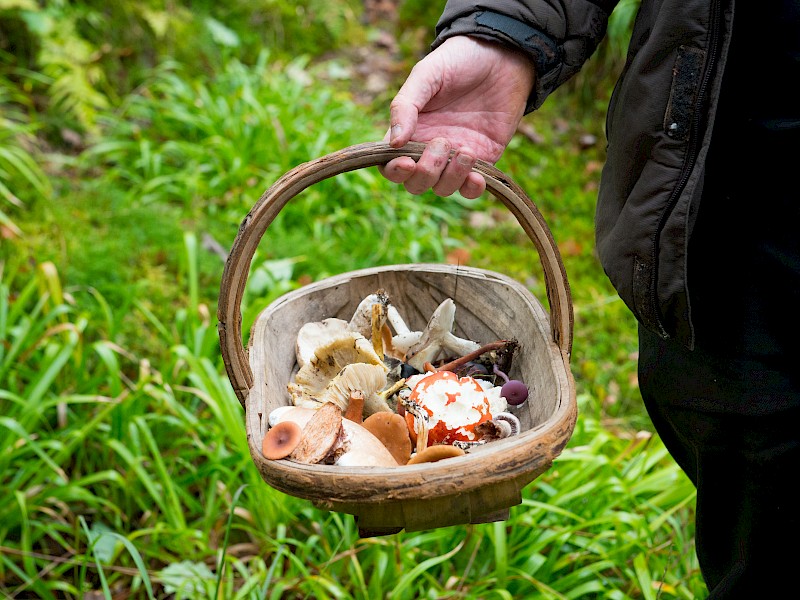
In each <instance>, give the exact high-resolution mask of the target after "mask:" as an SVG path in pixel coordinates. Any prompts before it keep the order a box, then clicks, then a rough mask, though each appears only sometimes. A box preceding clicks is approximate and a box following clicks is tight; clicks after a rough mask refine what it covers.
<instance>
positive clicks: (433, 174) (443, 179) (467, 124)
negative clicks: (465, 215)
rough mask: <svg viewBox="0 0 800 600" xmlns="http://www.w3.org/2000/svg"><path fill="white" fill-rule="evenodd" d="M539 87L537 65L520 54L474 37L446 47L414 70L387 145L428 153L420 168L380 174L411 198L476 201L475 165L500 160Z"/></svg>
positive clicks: (395, 167) (479, 188) (391, 168)
mask: <svg viewBox="0 0 800 600" xmlns="http://www.w3.org/2000/svg"><path fill="white" fill-rule="evenodd" d="M533 82H534V68H533V64H532V63H531V62H530V61H529V60H528V58H527V57H525V56H524V55H523V54H521V53H520V52H517V51H516V50H513V49H511V48H508V47H506V46H503V45H501V44H499V43H494V42H486V41H483V40H480V39H477V38H472V37H468V36H459V37H454V38H450V39H448V40H446V41H445V42H444V43H443V44H442V45H441V46H439V47H438V48H436V50H434V51H433V52H431V53H430V54H428V55H427V56H426V57H425V58H423V59H422V60H421V61H420V62H419V63H417V64H416V65H415V66H414V68H413V69H412V71H411V73H410V74H409V76H408V78H407V79H406V81H405V83H404V84H403V86H402V87H401V88H400V91H398V93H397V95H396V96H395V98H394V100H392V103H391V107H390V111H391V125H390V128H389V131H388V132H387V133H386V138H385V141H388V142H389V143H390V144H391V145H392V146H393V147H395V148H401V147H402V146H404V145H405V144H406V143H407V142H409V141H416V142H426V143H427V147H426V149H425V151H424V152H423V154H422V156H421V157H420V159H419V161H417V162H414V160H413V159H412V158H410V157H407V156H403V157H400V158H396V159H394V160H392V161H390V162H389V163H387V164H386V165H385V166H384V167H383V168H382V169H381V172H382V173H383V175H384V176H385V177H386V178H387V179H389V180H390V181H393V182H395V183H402V184H403V185H404V186H405V188H406V189H407V190H408V191H409V192H411V193H412V194H422V193H423V192H425V191H427V190H428V189H432V190H433V192H434V193H436V194H437V195H439V196H449V195H450V194H453V193H454V192H456V191H460V192H461V194H462V195H463V196H464V197H465V198H477V197H478V196H480V195H481V194H482V193H483V192H484V190H485V189H486V182H485V181H484V179H483V177H482V176H481V175H480V174H478V173H474V172H472V167H473V166H474V164H475V160H476V159H482V160H485V161H488V162H490V163H495V162H496V161H497V160H498V159H499V158H500V156H501V155H502V153H503V151H504V150H505V148H506V146H507V145H508V142H509V141H510V140H511V137H512V136H513V135H514V132H515V131H516V128H517V125H518V124H519V121H520V119H521V118H522V115H523V114H524V111H525V104H526V102H527V99H528V95H529V94H530V91H531V88H532V87H533Z"/></svg>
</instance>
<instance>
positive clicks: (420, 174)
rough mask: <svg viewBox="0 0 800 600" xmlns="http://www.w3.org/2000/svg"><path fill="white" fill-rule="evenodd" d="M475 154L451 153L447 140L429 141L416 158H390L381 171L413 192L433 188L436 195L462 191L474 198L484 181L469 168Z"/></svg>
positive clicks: (480, 191)
mask: <svg viewBox="0 0 800 600" xmlns="http://www.w3.org/2000/svg"><path fill="white" fill-rule="evenodd" d="M474 166H475V157H474V156H473V155H471V154H470V153H468V152H465V151H462V150H459V151H456V152H455V153H453V154H452V155H451V146H450V143H449V142H448V141H447V140H445V139H444V138H436V139H434V140H431V142H430V143H429V144H428V145H427V147H426V148H425V150H424V151H423V153H422V156H421V157H420V158H419V161H417V162H414V160H413V159H412V158H410V157H408V156H401V157H399V158H395V159H393V160H391V161H389V162H388V163H387V164H386V165H385V166H383V167H382V168H381V169H380V170H381V173H382V174H383V176H384V177H386V179H388V180H389V181H392V182H394V183H402V184H403V185H404V186H405V188H406V190H408V191H409V192H410V193H412V194H423V193H425V192H426V191H427V190H429V189H430V190H433V192H434V193H435V194H436V195H437V196H442V197H444V196H450V195H451V194H454V193H455V192H457V191H459V192H461V195H462V196H464V197H465V198H470V199H472V198H477V197H478V196H480V195H481V194H482V193H483V192H484V191H485V190H486V181H485V180H484V178H483V176H482V175H480V174H479V173H475V172H473V171H472V168H473V167H474Z"/></svg>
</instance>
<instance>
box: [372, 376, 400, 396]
mask: <svg viewBox="0 0 800 600" xmlns="http://www.w3.org/2000/svg"><path fill="white" fill-rule="evenodd" d="M405 384H406V380H405V377H404V378H402V379H398V380H397V381H395V382H394V383H393V384H392V385H391V386H389V387H388V388H386V389H385V390H383V391H382V392H378V395H379V396H380V397H381V398H383V399H384V400H386V399H387V398H391V397H392V396H393V395H395V394H396V393H397V391H398V390H400V389H402V387H403V386H404V385H405Z"/></svg>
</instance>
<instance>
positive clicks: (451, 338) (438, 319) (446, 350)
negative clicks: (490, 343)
mask: <svg viewBox="0 0 800 600" xmlns="http://www.w3.org/2000/svg"><path fill="white" fill-rule="evenodd" d="M455 316H456V304H455V302H453V300H452V299H451V298H446V299H445V300H444V301H443V302H442V303H441V304H440V305H439V306H438V308H437V309H436V310H435V311H434V312H433V314H432V315H431V318H430V319H429V320H428V324H427V326H426V327H425V330H424V331H423V332H422V335H421V336H420V338H419V340H418V341H417V342H416V343H415V344H414V345H412V346H411V347H410V348H409V349H408V352H407V353H406V362H407V363H408V364H410V365H411V366H412V367H414V368H415V369H417V370H418V371H423V370H424V369H425V363H428V362H430V363H432V362H433V361H435V360H436V359H437V358H440V357H447V356H463V355H465V354H469V353H470V352H473V351H475V350H477V349H478V348H480V344H478V343H477V342H474V341H472V340H466V339H463V338H460V337H458V336H456V335H454V334H453V324H454V322H455Z"/></svg>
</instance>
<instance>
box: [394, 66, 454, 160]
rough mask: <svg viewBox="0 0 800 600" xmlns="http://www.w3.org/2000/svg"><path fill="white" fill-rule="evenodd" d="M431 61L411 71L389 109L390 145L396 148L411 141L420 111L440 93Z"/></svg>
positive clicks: (439, 78)
mask: <svg viewBox="0 0 800 600" xmlns="http://www.w3.org/2000/svg"><path fill="white" fill-rule="evenodd" d="M431 66H432V65H431V64H430V61H426V60H425V59H423V60H422V61H421V62H419V63H417V65H416V66H415V67H414V68H413V69H412V70H411V73H410V74H409V76H408V79H406V81H405V83H404V84H403V86H402V87H401V88H400V91H398V92H397V95H396V96H395V97H394V100H392V103H391V105H390V107H389V111H390V128H389V144H391V145H392V146H393V147H395V148H399V147H401V146H404V145H405V144H406V143H408V142H409V141H410V140H411V137H412V136H413V135H414V132H415V131H416V129H417V119H418V117H419V113H420V111H421V110H422V109H423V108H425V106H426V105H427V104H428V102H430V100H431V98H433V97H434V96H435V95H436V92H437V91H438V86H437V85H436V82H437V81H441V77H437V76H436V74H435V69H433V68H431Z"/></svg>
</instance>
